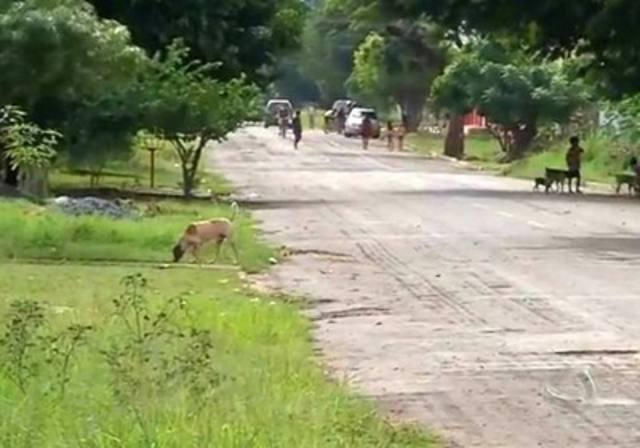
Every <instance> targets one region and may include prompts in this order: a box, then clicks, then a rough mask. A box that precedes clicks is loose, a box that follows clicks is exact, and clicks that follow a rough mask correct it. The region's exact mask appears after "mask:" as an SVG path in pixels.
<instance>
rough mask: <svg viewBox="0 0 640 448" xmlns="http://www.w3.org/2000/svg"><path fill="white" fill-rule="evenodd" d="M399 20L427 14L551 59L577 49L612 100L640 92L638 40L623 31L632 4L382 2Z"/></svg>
mask: <svg viewBox="0 0 640 448" xmlns="http://www.w3.org/2000/svg"><path fill="white" fill-rule="evenodd" d="M380 1H381V3H382V5H383V7H384V8H385V12H386V13H387V14H389V15H395V16H400V17H418V16H421V15H423V14H427V15H429V16H430V17H432V18H433V19H434V20H436V21H437V22H438V23H441V24H443V25H444V26H447V27H448V28H449V29H451V30H454V31H457V32H458V33H457V34H458V35H464V34H465V33H469V32H472V31H477V32H480V33H483V34H489V35H491V36H492V37H494V38H496V37H507V38H515V39H518V40H519V41H521V42H523V43H526V44H527V46H528V48H529V49H530V50H534V51H541V52H543V53H544V54H546V55H550V56H554V57H557V56H561V55H565V54H566V52H567V51H572V50H574V49H578V51H579V52H580V53H581V54H584V55H592V56H593V57H592V59H591V64H589V66H588V67H586V69H585V71H584V72H583V74H588V73H593V74H594V75H596V76H597V77H598V78H599V79H600V80H601V81H602V84H601V87H602V88H603V90H604V91H605V93H608V94H609V95H612V96H614V97H620V96H623V95H624V94H627V93H634V92H637V91H639V90H640V50H639V48H640V45H639V44H640V37H638V36H637V35H636V34H634V33H626V32H624V31H622V30H630V29H634V27H635V26H636V24H637V23H638V22H639V21H640V4H638V3H637V2H636V1H634V0H616V1H611V0H581V1H558V0H539V1H536V2H531V1H527V0H380Z"/></svg>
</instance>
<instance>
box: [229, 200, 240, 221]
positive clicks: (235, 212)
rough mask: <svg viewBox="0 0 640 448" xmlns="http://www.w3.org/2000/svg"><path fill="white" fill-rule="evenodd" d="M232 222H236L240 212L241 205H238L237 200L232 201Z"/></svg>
mask: <svg viewBox="0 0 640 448" xmlns="http://www.w3.org/2000/svg"><path fill="white" fill-rule="evenodd" d="M231 210H232V212H231V222H234V221H235V220H236V218H237V217H238V213H240V206H239V205H238V203H237V202H236V201H233V202H232V203H231Z"/></svg>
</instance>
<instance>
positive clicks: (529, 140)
mask: <svg viewBox="0 0 640 448" xmlns="http://www.w3.org/2000/svg"><path fill="white" fill-rule="evenodd" d="M512 134H513V142H512V144H511V145H510V146H509V152H508V153H507V160H508V161H509V162H513V161H514V160H519V159H521V158H523V157H524V155H525V154H526V153H527V151H528V150H529V149H530V148H531V145H532V144H533V141H534V140H535V138H536V135H538V128H537V127H536V125H535V123H531V122H530V123H528V124H526V125H524V126H521V127H518V128H515V129H513V130H512Z"/></svg>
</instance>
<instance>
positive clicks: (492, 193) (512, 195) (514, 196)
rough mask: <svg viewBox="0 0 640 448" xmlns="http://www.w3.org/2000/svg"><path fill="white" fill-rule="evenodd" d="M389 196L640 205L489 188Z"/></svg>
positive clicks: (613, 198)
mask: <svg viewBox="0 0 640 448" xmlns="http://www.w3.org/2000/svg"><path fill="white" fill-rule="evenodd" d="M389 194H391V195H393V196H423V197H465V198H475V199H508V200H514V201H517V200H521V199H522V200H527V201H539V202H549V201H553V202H562V203H572V204H575V203H602V204H608V203H612V202H615V203H620V202H622V201H624V202H625V203H628V204H630V205H631V204H638V205H640V200H638V199H637V198H634V197H630V196H625V195H615V194H605V193H589V194H568V193H564V194H560V193H549V194H545V193H544V192H536V191H525V190H492V189H488V188H484V189H483V188H478V189H476V188H443V189H440V190H435V189H428V190H427V189H423V190H406V191H402V190H400V191H398V190H396V191H392V192H389Z"/></svg>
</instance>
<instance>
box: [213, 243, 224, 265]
mask: <svg viewBox="0 0 640 448" xmlns="http://www.w3.org/2000/svg"><path fill="white" fill-rule="evenodd" d="M223 242H224V241H217V242H216V256H215V257H214V259H213V264H216V263H217V262H218V258H220V252H222V243H223Z"/></svg>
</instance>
